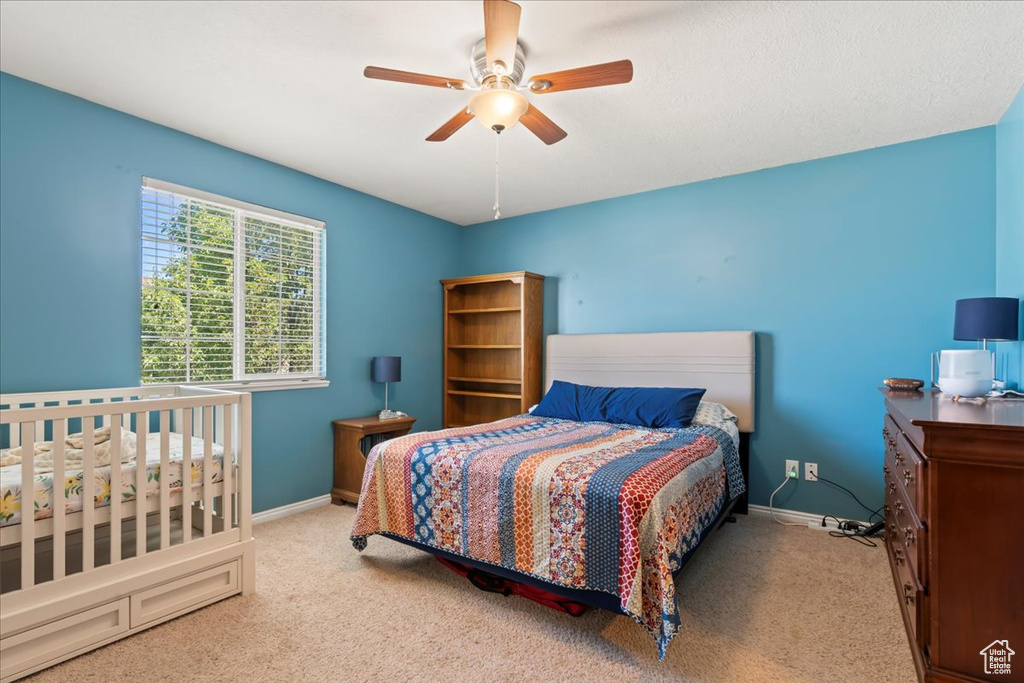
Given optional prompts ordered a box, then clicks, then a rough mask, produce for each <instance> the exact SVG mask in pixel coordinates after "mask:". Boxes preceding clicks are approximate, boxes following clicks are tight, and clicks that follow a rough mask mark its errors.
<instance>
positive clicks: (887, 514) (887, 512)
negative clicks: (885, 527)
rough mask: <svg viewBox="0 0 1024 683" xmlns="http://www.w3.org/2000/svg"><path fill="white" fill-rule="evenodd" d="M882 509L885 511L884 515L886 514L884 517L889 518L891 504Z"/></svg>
mask: <svg viewBox="0 0 1024 683" xmlns="http://www.w3.org/2000/svg"><path fill="white" fill-rule="evenodd" d="M882 509H883V510H884V512H883V514H884V515H885V516H886V517H888V516H889V510H891V509H892V508H890V507H889V504H888V503H886V504H885V505H883V506H882Z"/></svg>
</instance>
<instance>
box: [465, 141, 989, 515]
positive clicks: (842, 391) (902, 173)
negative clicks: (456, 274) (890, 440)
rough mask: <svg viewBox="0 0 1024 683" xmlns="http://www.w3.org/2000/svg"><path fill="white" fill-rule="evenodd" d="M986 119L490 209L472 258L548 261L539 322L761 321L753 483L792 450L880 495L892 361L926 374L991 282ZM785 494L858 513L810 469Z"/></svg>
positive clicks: (477, 267)
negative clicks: (642, 189) (700, 176)
mask: <svg viewBox="0 0 1024 683" xmlns="http://www.w3.org/2000/svg"><path fill="white" fill-rule="evenodd" d="M994 176H995V131H994V129H993V128H992V127H989V128H983V129H977V130H971V131H966V132H962V133H957V134H953V135H946V136H942V137H936V138H931V139H927V140H921V141H917V142H910V143H905V144H901V145H894V146H891V147H884V148H879V149H873V150H868V151H864V152H858V153H855V154H847V155H844V156H837V157H830V158H827V159H821V160H817V161H810V162H806V163H801V164H795V165H791V166H784V167H780V168H773V169H768V170H764V171H758V172H756V173H749V174H745V175H739V176H732V177H727V178H721V179H717V180H710V181H706V182H701V183H695V184H691V185H684V186H679V187H673V188H669V189H664V190H657V191H653V192H647V193H643V194H639V195H633V196H627V197H621V198H617V199H610V200H605V201H600V202H595V203H591V204H585V205H580V206H573V207H569V208H565V209H559V210H554V211H547V212H544V213H538V214H533V215H527V216H520V217H516V218H511V219H506V220H502V221H498V222H494V223H485V224H480V225H477V226H472V227H470V228H468V229H467V232H466V238H465V240H464V243H463V248H464V255H465V256H464V257H465V260H466V269H467V270H468V271H469V272H473V273H476V272H479V273H486V272H500V271H504V270H513V269H521V268H525V269H528V270H532V271H535V272H538V273H543V274H544V275H546V276H548V278H549V280H548V288H547V291H546V295H547V300H546V302H545V306H546V313H547V316H546V321H545V326H546V332H547V333H554V332H562V333H588V332H638V331H669V330H707V329H725V330H727V329H752V330H756V331H757V332H758V364H759V365H758V375H757V381H758V386H757V411H758V415H757V431H756V433H755V435H754V438H753V441H752V464H751V492H752V495H751V500H752V502H753V503H758V504H765V505H766V504H767V503H768V495H769V493H770V492H771V491H772V490H773V489H774V488H775V487H776V486H777V485H778V484H779V483H781V482H782V481H783V477H784V471H785V467H784V462H783V461H784V460H785V459H786V458H795V459H799V460H800V461H801V462H804V461H808V460H809V461H812V462H817V463H818V466H819V472H820V475H821V476H823V477H827V478H829V479H833V480H835V481H838V482H841V483H843V484H844V485H846V486H847V487H849V488H851V489H853V490H854V491H855V492H857V493H858V495H860V497H861V498H862V500H864V502H865V503H867V504H869V505H871V506H872V507H877V506H880V505H881V504H882V443H881V436H880V434H881V427H882V414H883V405H882V397H881V396H880V395H879V394H878V392H877V390H876V387H878V386H880V385H881V381H882V379H883V378H884V377H889V376H903V377H919V378H924V379H927V377H928V358H929V353H930V352H932V351H934V350H936V349H940V348H949V347H951V346H956V345H957V344H955V343H954V342H952V330H953V302H954V300H955V299H957V298H961V297H970V296H991V295H993V294H994V291H995V287H994V285H995V229H994V226H995V215H994V211H995V180H994ZM775 504H776V505H778V506H781V507H786V508H793V509H798V510H805V511H809V512H816V513H832V514H837V515H840V516H843V515H845V516H853V517H856V518H858V519H863V518H864V517H865V516H866V513H865V512H863V511H862V510H860V509H859V508H858V507H857V505H856V504H855V503H854V502H853V501H852V500H850V499H849V498H848V497H847V496H846V495H845V494H843V493H841V492H837V491H836V489H834V488H832V487H831V486H829V485H828V484H825V483H822V482H818V483H811V482H806V481H803V480H802V479H801V481H800V482H799V483H797V484H796V485H792V484H790V485H788V490H786V491H783V492H782V493H780V494H779V496H777V497H776V501H775Z"/></svg>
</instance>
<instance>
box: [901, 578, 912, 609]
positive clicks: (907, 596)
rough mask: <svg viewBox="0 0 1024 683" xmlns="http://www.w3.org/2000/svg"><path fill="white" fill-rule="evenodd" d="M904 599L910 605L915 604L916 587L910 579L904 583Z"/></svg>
mask: <svg viewBox="0 0 1024 683" xmlns="http://www.w3.org/2000/svg"><path fill="white" fill-rule="evenodd" d="M903 601H904V602H905V603H907V604H908V605H913V604H914V587H913V586H912V585H911V584H910V582H909V581H907V582H906V583H904V584H903Z"/></svg>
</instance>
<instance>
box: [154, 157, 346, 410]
mask: <svg viewBox="0 0 1024 683" xmlns="http://www.w3.org/2000/svg"><path fill="white" fill-rule="evenodd" d="M140 189H151V190H156V191H158V192H168V193H172V194H175V195H179V196H181V197H185V198H187V199H197V200H199V201H203V202H210V203H214V204H222V205H224V206H227V207H230V208H232V209H238V210H240V211H244V212H249V213H254V214H260V215H262V216H265V217H268V218H272V219H277V220H280V221H285V222H288V223H295V224H298V225H301V226H309V227H313V228H318V229H319V230H320V248H319V249H317V250H315V251H314V254H313V292H314V296H313V319H314V320H316V321H317V327H318V329H317V333H316V334H315V335H314V337H313V357H314V359H315V360H318V361H319V364H320V369H319V371H318V372H314V373H311V374H302V375H300V374H297V373H296V375H295V376H291V377H289V376H284V377H282V376H280V375H249V376H248V377H246V378H245V379H231V380H222V381H218V382H174V383H173V384H175V385H188V386H199V387H213V388H223V389H238V390H240V391H277V390H281V389H315V388H321V387H328V386H330V384H331V383H330V380H328V379H327V349H326V343H325V342H326V339H327V320H326V317H325V315H324V305H325V300H326V291H327V274H326V273H325V272H324V270H323V261H324V252H325V250H326V248H327V224H326V223H324V222H323V221H320V220H315V219H312V218H306V217H305V216H299V215H297V214H293V213H288V212H286V211H279V210H278V209H272V208H270V207H267V206H260V205H259V204H251V203H249V202H243V201H240V200H238V199H232V198H230V197H224V196H222V195H218V194H213V193H211V192H203V191H202V190H196V189H193V188H191V187H185V186H184V185H176V184H174V183H168V182H166V181H163V180H156V179H154V178H148V177H145V176H143V178H142V186H141V188H140ZM140 201H141V199H140ZM140 243H141V237H140ZM233 243H234V252H235V255H234V258H235V265H236V267H235V269H234V296H233V297H232V301H233V302H234V307H233V308H234V319H233V321H232V335H233V342H234V343H233V345H232V346H233V358H232V361H233V362H232V375H233V376H234V377H241V376H242V375H243V374H244V370H245V267H244V263H245V219H244V216H243V214H241V213H236V214H235V227H234V240H233ZM239 263H241V264H243V265H242V267H238V264H239ZM140 284H141V283H140ZM140 291H141V288H140ZM239 292H241V295H240V297H239ZM139 374H140V375H141V374H142V373H141V367H140V373H139ZM140 384H141V377H140ZM145 386H153V387H158V386H161V385H160V384H147V385H145Z"/></svg>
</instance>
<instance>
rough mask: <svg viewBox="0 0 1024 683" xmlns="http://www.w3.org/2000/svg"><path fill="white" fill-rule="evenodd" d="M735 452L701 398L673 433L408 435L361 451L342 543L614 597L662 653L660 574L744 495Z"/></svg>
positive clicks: (500, 429)
mask: <svg viewBox="0 0 1024 683" xmlns="http://www.w3.org/2000/svg"><path fill="white" fill-rule="evenodd" d="M738 444H739V431H738V429H737V427H736V423H735V416H733V415H732V414H731V413H729V412H728V410H727V409H725V408H724V406H721V405H720V404H713V403H707V402H706V403H702V404H701V408H700V409H698V415H697V418H696V419H695V421H694V424H693V425H692V426H691V427H689V428H687V429H647V428H642V427H635V426H632V425H613V424H608V423H602V422H585V423H580V422H573V421H569V420H559V419H552V418H537V417H532V416H530V415H520V416H518V417H512V418H507V419H504V420H499V421H497V422H491V423H488V424H482V425H475V426H470V427H460V428H454V429H445V430H441V431H437V432H423V433H418V434H410V435H407V436H404V437H400V438H397V439H393V440H391V441H387V442H384V443H382V444H380V445H378V446H376V447H375V448H374V449H373V450H372V451H371V452H370V453H369V455H368V457H367V461H366V470H365V472H364V476H363V484H362V491H361V494H360V497H359V508H358V511H357V513H356V520H355V523H354V524H353V528H352V532H351V539H352V543H353V545H354V546H355V547H356V549H358V550H363V549H364V548H365V547H366V543H367V540H366V539H367V536H369V535H372V534H378V533H388V534H391V535H394V536H398V537H401V538H403V539H407V540H410V541H414V542H416V543H419V544H421V545H424V546H429V547H433V548H438V549H441V550H445V551H448V552H451V553H455V554H458V555H462V556H465V557H468V558H471V559H474V560H477V561H479V562H484V563H489V564H493V565H497V566H501V567H504V568H507V569H511V570H514V571H518V572H521V573H523V574H528V575H530V576H533V577H535V578H540V579H544V580H546V581H550V582H552V583H555V584H558V585H561V586H565V587H567V588H573V589H583V590H595V591H602V592H605V593H609V594H612V595H615V596H617V597H618V599H619V603H620V606H621V609H622V611H623V612H624V613H626V614H628V615H629V616H631V617H632V618H633V619H634V620H635V621H637V622H638V623H639V624H640V625H642V626H643V627H644V628H646V629H647V630H648V632H650V633H651V635H652V636H653V637H654V639H655V640H656V642H657V644H658V648H659V656H661V657H663V656H664V654H665V648H666V646H667V645H668V643H669V641H670V640H671V639H672V637H673V636H674V635H675V633H676V631H677V629H678V626H679V623H680V620H679V615H678V609H677V605H676V594H675V581H674V574H675V572H676V571H677V570H678V569H679V568H680V567H681V565H682V561H683V558H684V557H685V556H686V553H687V552H688V551H689V550H691V549H692V548H694V547H696V545H697V544H698V543H699V542H700V540H701V538H703V535H704V532H705V531H706V530H707V529H708V528H709V527H710V526H711V525H712V524H713V523H714V521H715V520H716V519H717V518H718V515H719V514H720V512H721V511H722V508H723V506H724V505H725V504H726V503H727V502H728V501H730V500H732V499H733V498H735V497H736V496H739V495H740V494H741V493H743V491H745V490H746V485H745V483H744V481H743V476H742V471H741V468H740V464H739V454H738Z"/></svg>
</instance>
